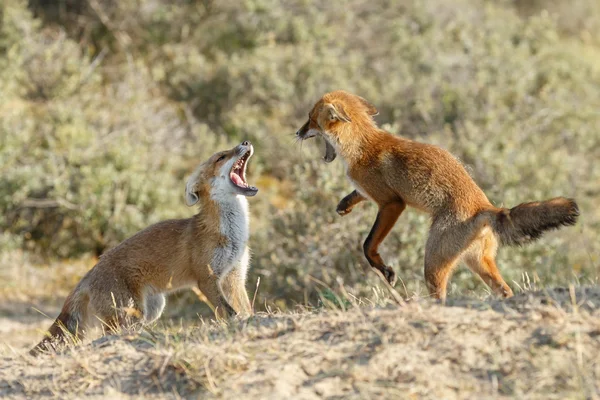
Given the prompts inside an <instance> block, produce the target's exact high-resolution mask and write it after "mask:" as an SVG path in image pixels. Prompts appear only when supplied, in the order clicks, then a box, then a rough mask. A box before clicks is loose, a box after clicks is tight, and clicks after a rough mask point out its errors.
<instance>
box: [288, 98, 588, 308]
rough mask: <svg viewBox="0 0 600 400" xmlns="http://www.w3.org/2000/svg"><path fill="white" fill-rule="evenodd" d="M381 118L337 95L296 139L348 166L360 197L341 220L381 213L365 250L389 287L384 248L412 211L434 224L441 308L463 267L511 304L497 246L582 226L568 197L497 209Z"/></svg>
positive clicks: (445, 162)
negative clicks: (318, 143)
mask: <svg viewBox="0 0 600 400" xmlns="http://www.w3.org/2000/svg"><path fill="white" fill-rule="evenodd" d="M377 114H378V111H377V109H376V108H375V107H374V106H373V105H372V104H371V103H369V102H368V101H367V100H365V99H363V98H362V97H360V96H356V95H353V94H351V93H348V92H345V91H341V90H339V91H334V92H331V93H327V94H325V95H324V96H323V97H321V99H320V100H319V101H317V103H316V104H315V106H314V107H313V108H312V110H311V111H310V113H309V114H308V121H307V122H306V123H305V124H304V125H303V126H302V127H301V128H300V129H299V130H298V131H297V132H296V136H297V137H299V138H300V139H302V140H304V139H308V138H311V137H313V136H316V135H321V136H322V137H323V138H324V139H325V142H326V151H325V157H324V160H325V161H326V162H328V163H329V162H332V161H333V160H334V159H335V157H336V155H338V154H339V155H340V156H341V157H342V158H343V161H344V163H345V165H346V175H347V176H348V178H349V179H350V181H351V182H352V184H353V185H354V187H355V189H356V190H354V191H353V192H352V193H350V194H349V195H347V196H346V197H344V198H343V199H342V200H341V201H340V203H339V204H338V206H337V210H336V211H337V213H338V214H339V215H346V214H348V213H349V212H351V211H352V208H353V207H354V206H355V205H356V204H358V203H360V202H361V201H363V200H366V199H369V200H372V201H374V202H375V203H377V205H378V207H379V212H378V214H377V219H376V220H375V224H374V225H373V228H372V229H371V232H370V233H369V235H368V237H367V239H366V241H365V242H364V254H365V256H366V258H367V260H368V262H369V264H370V265H371V267H373V268H375V269H377V270H379V271H380V272H381V273H382V274H383V276H384V277H385V278H386V280H387V281H388V282H389V284H390V285H392V286H394V284H395V282H396V274H395V273H394V271H393V269H392V268H390V267H389V266H387V265H385V263H384V261H383V260H382V258H381V256H380V255H379V252H378V248H379V245H380V244H381V242H382V241H383V240H384V239H385V237H386V236H387V234H388V233H389V232H390V230H391V229H392V227H393V226H394V224H395V223H396V220H397V219H398V217H399V216H400V214H402V211H404V209H405V208H406V206H407V205H408V206H412V207H415V208H417V209H419V210H422V211H425V212H427V213H429V214H430V215H431V217H432V224H431V228H430V230H429V237H428V239H427V244H426V247H425V280H426V283H427V287H428V289H429V292H430V294H431V295H432V296H434V297H436V298H438V299H441V300H445V298H446V286H447V283H448V279H449V277H450V275H451V273H452V271H453V268H454V266H455V265H456V263H457V262H458V261H459V260H460V259H463V260H464V261H465V262H466V264H467V265H468V266H469V268H470V269H471V270H472V271H473V272H475V273H476V274H478V275H479V276H480V277H481V279H482V280H483V281H484V282H485V283H486V284H488V285H489V286H490V288H491V289H492V290H493V291H494V292H495V293H496V294H498V295H501V296H504V297H510V296H512V295H513V292H512V290H511V289H510V287H509V286H508V285H507V284H506V282H505V281H504V280H503V279H502V276H501V275H500V272H499V271H498V267H497V266H496V262H495V257H496V251H497V249H498V243H501V244H503V245H522V244H525V243H527V242H531V241H533V240H536V239H538V238H539V237H540V236H541V235H542V233H543V232H544V231H547V230H550V229H557V228H559V227H561V226H563V225H565V226H567V225H574V224H575V223H576V222H577V217H578V216H579V208H578V206H577V203H576V202H575V200H573V199H567V198H564V197H557V198H554V199H550V200H546V201H540V202H531V203H523V204H520V205H518V206H516V207H513V208H510V209H507V208H498V207H495V206H493V205H492V204H491V203H490V201H489V200H488V198H487V197H486V195H485V194H484V193H483V191H482V190H481V189H480V188H479V186H477V184H476V183H475V182H474V181H473V179H472V178H471V176H469V174H468V173H467V171H466V170H465V168H464V167H463V165H462V164H461V163H460V162H459V161H458V160H457V159H456V158H454V157H453V156H452V155H451V154H450V153H449V152H447V151H446V150H443V149H441V148H440V147H437V146H434V145H430V144H425V143H419V142H415V141H412V140H408V139H405V138H402V137H398V136H394V135H392V134H390V133H388V132H386V131H384V130H382V129H379V128H378V127H377V125H376V123H375V121H374V120H373V117H374V116H375V115H377Z"/></svg>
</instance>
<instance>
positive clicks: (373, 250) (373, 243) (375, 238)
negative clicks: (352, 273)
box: [363, 200, 406, 286]
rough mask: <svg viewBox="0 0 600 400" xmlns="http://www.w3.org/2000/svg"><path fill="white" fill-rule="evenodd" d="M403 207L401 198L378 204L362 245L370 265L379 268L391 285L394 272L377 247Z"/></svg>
mask: <svg viewBox="0 0 600 400" xmlns="http://www.w3.org/2000/svg"><path fill="white" fill-rule="evenodd" d="M405 208H406V203H405V202H404V201H403V200H399V201H396V202H393V203H388V204H386V205H384V206H380V207H379V212H378V213H377V219H376V220H375V224H373V227H372V228H371V232H370V233H369V236H367V240H365V243H364V245H363V250H364V252H365V257H366V258H367V261H368V262H369V264H370V265H371V267H372V268H375V269H377V270H379V271H380V272H381V273H382V274H383V276H384V277H385V279H386V280H387V281H388V283H389V284H390V285H391V286H394V285H395V284H396V273H395V272H394V270H393V269H392V268H390V267H388V266H387V265H385V263H384V262H383V259H382V258H381V256H380V255H379V251H378V249H379V245H380V244H381V242H383V240H384V239H385V237H386V236H387V235H388V233H390V230H392V227H393V226H394V224H395V223H396V221H397V220H398V217H399V216H400V214H402V211H404V209H405Z"/></svg>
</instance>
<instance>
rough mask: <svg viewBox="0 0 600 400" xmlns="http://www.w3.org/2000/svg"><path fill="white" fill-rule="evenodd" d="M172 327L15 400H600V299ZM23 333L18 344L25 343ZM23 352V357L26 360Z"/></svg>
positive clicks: (20, 385)
mask: <svg viewBox="0 0 600 400" xmlns="http://www.w3.org/2000/svg"><path fill="white" fill-rule="evenodd" d="M380 303H381V304H380V305H377V306H365V305H363V306H357V305H356V304H352V302H350V301H348V302H347V304H348V307H349V309H348V310H346V311H343V310H339V309H325V308H323V309H320V310H301V311H298V312H295V313H262V314H259V315H256V316H255V317H253V318H251V319H249V320H243V321H231V322H230V323H229V324H223V325H217V324H215V323H211V322H207V321H205V320H199V321H197V322H194V321H188V323H187V324H188V325H187V326H186V325H184V324H183V323H181V324H179V325H178V324H174V323H162V324H158V325H156V326H154V327H151V328H148V329H146V330H144V331H143V332H139V333H126V332H124V333H123V334H122V335H120V336H108V337H103V338H100V339H97V340H95V341H93V342H91V343H87V344H84V345H82V346H79V347H74V348H71V349H68V350H67V351H65V352H64V353H61V354H57V355H47V356H42V357H40V358H38V359H33V358H30V357H29V356H26V355H23V351H22V350H25V349H21V348H17V349H12V350H8V349H7V350H5V351H4V355H3V361H2V362H1V363H0V365H1V367H0V396H10V397H11V398H27V399H32V398H42V397H58V398H83V397H86V398H102V397H104V396H110V397H111V398H140V397H142V396H143V397H144V398H179V397H186V398H214V397H219V398H236V397H237V398H239V397H240V396H243V398H261V399H264V398H273V399H278V398H289V397H294V398H307V399H308V398H375V397H377V398H379V397H386V398H391V397H395V398H474V397H477V398H509V397H516V398H539V399H542V398H543V399H565V398H587V399H592V398H598V396H599V394H600V362H599V360H600V288H598V287H587V288H586V287H579V288H576V289H574V288H571V290H569V289H559V288H557V289H552V290H547V291H544V292H528V293H523V294H520V295H518V296H516V297H515V298H513V299H511V300H508V301H499V300H489V301H479V300H473V299H470V300H468V299H464V298H455V299H452V300H451V301H450V302H449V304H447V306H445V307H443V306H440V305H438V304H435V303H433V302H431V301H429V300H426V299H416V300H411V301H409V302H408V303H407V304H405V305H403V306H397V305H392V304H389V303H388V304H386V303H387V302H386V301H385V300H383V299H380ZM15 333H16V332H15ZM19 347H22V346H19Z"/></svg>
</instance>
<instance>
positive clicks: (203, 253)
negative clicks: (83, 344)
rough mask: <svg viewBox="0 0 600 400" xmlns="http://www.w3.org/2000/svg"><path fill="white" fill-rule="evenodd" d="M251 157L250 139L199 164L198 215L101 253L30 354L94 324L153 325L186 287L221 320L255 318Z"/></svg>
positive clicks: (190, 200) (193, 183)
mask: <svg viewBox="0 0 600 400" xmlns="http://www.w3.org/2000/svg"><path fill="white" fill-rule="evenodd" d="M253 152H254V148H253V147H252V144H251V143H250V142H247V141H245V142H243V143H241V144H240V145H238V146H236V147H234V148H233V149H231V150H227V151H222V152H219V153H216V154H214V155H213V156H212V157H210V158H209V159H208V160H207V161H205V162H204V163H202V164H201V165H200V166H199V167H198V168H197V169H196V170H195V172H194V173H193V174H192V175H191V176H190V178H189V179H188V181H187V183H186V187H185V201H186V204H187V205H188V206H193V205H195V204H198V205H199V206H200V211H199V212H198V213H197V214H196V215H194V216H193V217H192V218H187V219H177V220H167V221H163V222H159V223H157V224H155V225H152V226H150V227H148V228H146V229H144V230H142V231H140V232H138V233H137V234H135V235H134V236H132V237H130V238H129V239H127V240H125V241H123V242H122V243H121V244H119V245H118V246H116V247H114V248H113V249H111V250H109V251H108V252H106V253H105V254H103V255H102V256H101V257H100V259H99V262H98V263H97V264H96V265H95V266H94V267H93V268H92V269H91V270H90V271H89V272H88V273H87V274H86V275H85V276H84V277H83V278H82V279H81V281H80V282H79V284H77V286H76V287H75V289H74V290H73V291H72V292H71V294H70V295H69V296H68V297H67V299H66V301H65V304H64V306H63V308H62V311H61V312H60V315H59V316H58V318H57V319H56V321H55V322H54V324H52V326H51V327H50V329H49V331H48V334H47V336H46V337H45V338H44V339H43V340H42V341H41V342H40V343H39V344H38V345H37V346H36V347H34V348H33V349H32V350H31V351H30V354H32V355H36V354H38V353H39V352H40V351H43V350H50V349H51V348H55V347H56V344H58V343H60V342H65V341H66V336H68V333H67V332H69V333H70V334H71V335H73V336H74V337H75V338H79V339H81V338H82V337H83V335H84V332H85V330H86V328H87V327H88V326H89V325H90V323H91V322H93V321H94V319H96V318H97V319H100V320H101V321H103V322H104V324H105V325H106V326H107V327H111V328H114V327H117V326H123V325H126V324H127V323H128V322H136V321H137V322H143V323H149V322H152V321H154V320H156V319H157V318H158V317H160V315H161V314H162V312H163V309H164V307H165V294H166V293H169V292H172V291H175V290H179V289H182V288H186V287H193V286H196V287H197V288H198V289H200V291H201V292H202V293H203V294H204V296H206V298H207V299H208V301H209V302H210V303H211V304H212V306H213V307H214V309H215V314H217V315H218V316H219V317H227V316H231V315H233V314H234V313H236V312H238V313H244V314H251V313H252V309H251V305H250V301H249V299H248V294H247V293H246V288H245V281H246V273H247V269H248V263H249V259H250V255H249V249H248V246H247V245H246V243H247V241H248V232H249V229H248V228H249V211H248V201H247V200H246V196H254V195H256V193H257V192H258V189H257V188H255V187H253V186H249V185H248V183H247V182H246V167H247V165H248V160H249V159H250V157H252V154H253ZM131 316H133V318H132V319H131V318H130V317H131Z"/></svg>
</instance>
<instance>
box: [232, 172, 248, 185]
mask: <svg viewBox="0 0 600 400" xmlns="http://www.w3.org/2000/svg"><path fill="white" fill-rule="evenodd" d="M231 181H232V182H233V183H235V184H236V185H238V186H241V187H244V186H246V185H245V184H244V181H243V180H242V178H241V177H240V176H239V175H238V174H236V173H235V172H234V173H232V174H231Z"/></svg>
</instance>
